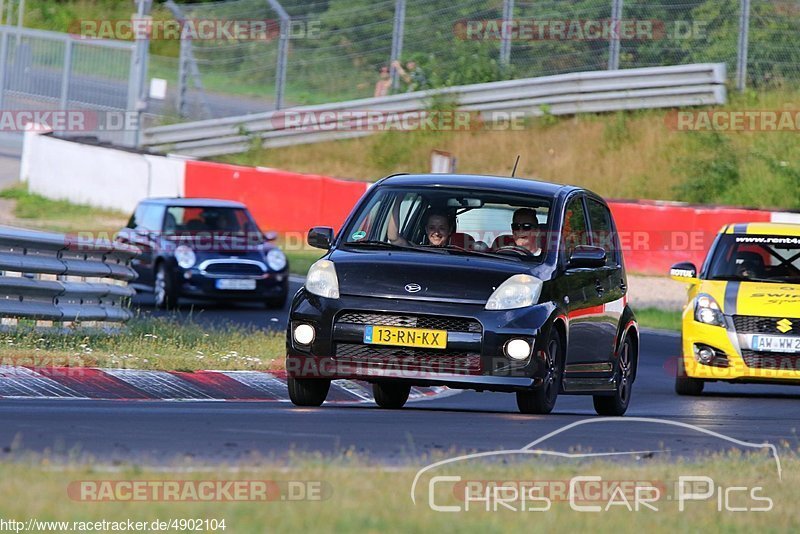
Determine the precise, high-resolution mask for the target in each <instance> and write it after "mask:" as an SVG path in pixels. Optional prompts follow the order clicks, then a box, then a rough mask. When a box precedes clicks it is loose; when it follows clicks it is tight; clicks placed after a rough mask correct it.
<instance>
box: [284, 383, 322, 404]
mask: <svg viewBox="0 0 800 534" xmlns="http://www.w3.org/2000/svg"><path fill="white" fill-rule="evenodd" d="M286 385H287V386H288V387H289V399H290V400H291V401H292V404H294V405H295V406H321V405H322V403H323V402H325V398H326V397H327V396H328V390H329V389H330V387H331V381H330V380H326V379H323V378H292V377H288V378H287V379H286Z"/></svg>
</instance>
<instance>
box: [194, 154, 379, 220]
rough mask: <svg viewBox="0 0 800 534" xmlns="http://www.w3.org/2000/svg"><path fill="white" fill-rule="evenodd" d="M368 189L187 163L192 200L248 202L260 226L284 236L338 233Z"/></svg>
mask: <svg viewBox="0 0 800 534" xmlns="http://www.w3.org/2000/svg"><path fill="white" fill-rule="evenodd" d="M368 187H369V184H368V183H366V182H352V181H347V180H337V179H336V178H330V177H328V176H318V175H313V174H300V173H294V172H287V171H282V170H278V169H265V168H252V167H238V166H235V165H224V164H219V163H206V162H199V161H187V162H186V181H185V188H186V196H187V197H213V198H222V199H226V200H236V201H239V202H244V203H245V204H247V207H248V208H249V209H250V211H251V213H252V214H253V216H254V217H255V219H256V222H258V224H259V226H260V227H262V228H264V229H265V230H266V229H269V230H276V231H278V232H289V231H301V232H304V231H306V230H308V228H309V226H313V225H319V226H332V227H334V228H338V227H339V226H341V224H342V223H343V222H344V220H345V218H347V215H348V214H349V213H350V210H351V209H352V208H353V206H354V205H355V203H356V202H357V201H358V199H359V198H361V196H362V195H363V194H364V192H365V191H366V190H367V188H368Z"/></svg>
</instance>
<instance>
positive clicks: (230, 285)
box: [217, 278, 256, 291]
mask: <svg viewBox="0 0 800 534" xmlns="http://www.w3.org/2000/svg"><path fill="white" fill-rule="evenodd" d="M255 288H256V281H255V280H247V279H243V280H242V279H236V278H223V279H221V280H217V289H226V290H233V291H251V290H253V289H255Z"/></svg>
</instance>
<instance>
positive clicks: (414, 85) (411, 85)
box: [392, 60, 428, 92]
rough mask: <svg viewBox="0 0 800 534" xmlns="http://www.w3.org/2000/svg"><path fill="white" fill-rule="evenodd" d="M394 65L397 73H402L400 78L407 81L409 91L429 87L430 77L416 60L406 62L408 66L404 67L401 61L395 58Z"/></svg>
mask: <svg viewBox="0 0 800 534" xmlns="http://www.w3.org/2000/svg"><path fill="white" fill-rule="evenodd" d="M392 67H394V69H395V70H396V71H397V74H398V75H400V78H401V79H402V80H403V82H405V84H406V91H407V92H411V91H422V90H423V89H427V88H428V78H427V77H426V76H425V73H424V72H423V71H422V69H421V68H419V66H418V65H417V63H416V61H408V62H406V67H405V68H403V66H402V65H401V64H400V62H399V61H397V60H395V61H393V62H392Z"/></svg>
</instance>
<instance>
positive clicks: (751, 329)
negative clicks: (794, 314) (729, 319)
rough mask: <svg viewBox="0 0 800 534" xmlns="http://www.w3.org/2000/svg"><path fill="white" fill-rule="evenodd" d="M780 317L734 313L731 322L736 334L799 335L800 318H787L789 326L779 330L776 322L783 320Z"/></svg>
mask: <svg viewBox="0 0 800 534" xmlns="http://www.w3.org/2000/svg"><path fill="white" fill-rule="evenodd" d="M783 320H784V319H783V318H782V317H755V316H751V315H734V316H733V324H734V326H735V327H736V332H737V333H738V334H777V335H787V336H791V335H795V336H797V335H800V319H788V322H789V323H791V328H790V329H789V330H786V329H785V328H784V329H783V330H785V331H781V330H779V329H778V322H779V321H783Z"/></svg>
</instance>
